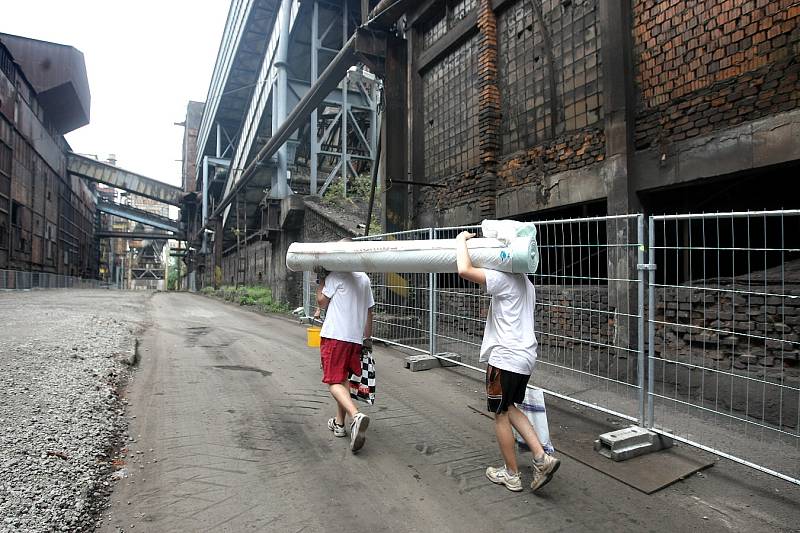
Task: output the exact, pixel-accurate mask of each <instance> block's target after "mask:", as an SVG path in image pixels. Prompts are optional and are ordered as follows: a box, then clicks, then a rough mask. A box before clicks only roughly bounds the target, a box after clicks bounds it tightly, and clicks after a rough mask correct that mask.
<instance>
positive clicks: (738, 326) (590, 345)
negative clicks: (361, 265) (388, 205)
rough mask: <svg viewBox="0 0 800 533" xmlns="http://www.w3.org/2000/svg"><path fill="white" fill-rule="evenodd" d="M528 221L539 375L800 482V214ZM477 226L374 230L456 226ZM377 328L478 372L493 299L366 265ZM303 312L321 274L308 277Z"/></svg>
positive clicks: (445, 280)
mask: <svg viewBox="0 0 800 533" xmlns="http://www.w3.org/2000/svg"><path fill="white" fill-rule="evenodd" d="M648 222H649V223H648V226H647V231H645V219H644V217H643V216H642V215H639V214H633V215H620V216H601V217H590V218H578V219H569V220H543V221H536V222H535V225H536V228H537V231H538V247H539V255H540V262H539V268H538V270H537V271H536V272H534V273H530V274H529V277H530V279H531V281H532V282H533V284H534V286H535V288H536V295H537V301H536V311H535V326H534V328H535V333H536V337H537V340H538V344H539V346H538V359H537V363H536V370H535V371H534V376H533V378H532V380H531V381H532V383H533V384H534V385H536V386H537V387H540V388H542V389H544V390H545V391H546V392H547V393H549V394H551V395H554V396H557V397H560V398H564V399H566V400H569V401H571V402H575V403H578V404H581V405H584V406H588V407H591V408H592V409H596V410H598V411H601V412H604V413H609V414H613V415H615V416H619V417H621V418H624V419H627V420H629V421H631V422H634V423H637V424H639V425H643V426H648V427H651V428H652V429H653V430H655V431H657V432H659V433H663V434H666V435H669V436H672V437H673V438H675V439H676V440H679V441H683V442H686V443H688V444H691V445H694V446H697V447H700V448H702V449H705V450H708V451H711V452H713V453H716V454H718V455H721V456H723V457H727V458H729V459H732V460H734V461H737V462H739V463H742V464H745V465H748V466H751V467H754V468H756V469H759V470H762V471H764V472H767V473H770V474H772V475H775V476H778V477H780V478H782V479H785V480H787V481H790V482H793V483H798V484H800V232H798V231H797V230H798V229H800V228H798V222H800V211H770V212H748V213H728V214H713V215H675V216H658V217H650V218H649V221H648ZM461 231H470V232H472V233H475V234H477V236H479V237H480V236H481V234H480V227H479V226H464V227H452V228H426V229H419V230H411V231H406V232H400V233H394V234H385V235H376V236H371V237H369V239H394V240H411V239H454V238H455V237H456V236H457V235H458V233H460V232H461ZM370 278H371V280H372V284H373V292H374V296H375V302H376V307H375V329H374V336H375V337H376V338H377V339H379V340H383V341H385V342H387V343H389V344H392V345H396V346H400V347H403V348H405V349H407V350H410V351H412V352H421V353H431V354H433V355H435V356H437V357H439V358H443V359H449V360H451V361H453V362H456V363H457V364H460V365H462V366H467V367H469V368H472V369H475V370H477V371H483V370H485V364H484V363H481V362H480V361H479V354H480V346H481V342H482V335H483V330H484V327H485V322H486V317H487V314H488V311H489V305H490V303H491V298H490V297H489V296H488V295H487V294H486V293H485V291H484V290H483V289H482V288H480V287H479V286H477V285H475V284H473V283H470V282H467V281H465V280H463V279H461V278H460V277H459V276H458V274H457V273H444V274H410V273H402V272H399V273H391V274H389V273H387V274H383V273H380V274H370ZM306 287H307V289H306V302H307V309H312V310H313V309H314V305H315V302H314V299H313V294H314V290H315V284H314V281H313V279H310V277H308V276H307V283H306Z"/></svg>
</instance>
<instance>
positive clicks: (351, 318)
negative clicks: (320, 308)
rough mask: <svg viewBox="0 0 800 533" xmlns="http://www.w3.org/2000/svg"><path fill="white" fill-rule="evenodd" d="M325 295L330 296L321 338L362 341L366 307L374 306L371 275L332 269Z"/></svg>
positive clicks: (359, 342)
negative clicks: (333, 270)
mask: <svg viewBox="0 0 800 533" xmlns="http://www.w3.org/2000/svg"><path fill="white" fill-rule="evenodd" d="M322 294H324V295H325V296H327V297H328V298H330V299H331V302H330V303H329V304H328V310H327V312H326V313H325V322H323V323H322V331H320V337H325V338H326V339H336V340H340V341H347V342H354V343H356V344H361V341H363V340H364V327H365V326H366V325H367V310H368V309H369V308H370V307H372V306H374V305H375V300H374V299H373V298H372V288H371V286H370V282H369V277H368V276H367V275H366V274H364V273H363V272H331V273H329V274H328V275H327V277H326V278H325V286H324V287H323V288H322Z"/></svg>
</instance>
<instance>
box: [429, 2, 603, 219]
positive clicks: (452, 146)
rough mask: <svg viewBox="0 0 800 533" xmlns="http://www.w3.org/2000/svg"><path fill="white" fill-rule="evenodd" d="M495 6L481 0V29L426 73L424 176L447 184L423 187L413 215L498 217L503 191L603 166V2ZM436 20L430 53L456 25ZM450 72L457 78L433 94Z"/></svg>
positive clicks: (442, 18)
mask: <svg viewBox="0 0 800 533" xmlns="http://www.w3.org/2000/svg"><path fill="white" fill-rule="evenodd" d="M495 4H496V2H491V1H489V0H482V1H481V2H479V3H478V5H477V6H476V7H475V9H476V13H477V16H476V18H475V20H476V29H477V33H476V34H474V35H470V36H467V37H465V40H464V42H463V43H462V44H460V45H458V46H455V47H453V49H452V51H451V52H449V53H448V54H447V55H445V56H444V57H443V58H441V59H440V60H439V61H438V62H437V63H436V64H434V65H433V66H430V67H428V69H427V70H426V71H425V72H424V73H423V74H422V79H423V87H425V88H426V90H425V91H424V95H423V108H424V110H423V115H424V123H425V145H424V146H425V150H424V158H425V164H424V168H425V178H424V179H425V181H428V182H432V183H436V184H437V185H445V187H443V188H421V190H419V191H418V193H417V195H416V198H415V203H416V206H415V212H416V213H426V212H430V210H431V209H433V210H434V211H435V212H436V215H437V217H438V218H437V223H451V222H452V223H462V224H463V223H471V222H477V221H479V220H481V219H483V218H491V217H493V216H496V213H497V193H498V191H501V190H507V189H508V188H509V187H518V186H522V185H527V184H531V183H534V182H536V181H537V180H540V179H541V178H542V177H543V176H547V175H550V174H555V173H558V172H563V171H566V170H574V169H578V168H583V167H586V166H587V165H592V164H595V163H599V162H602V161H604V160H605V137H604V135H603V130H602V127H601V126H602V119H603V109H602V99H601V94H602V93H601V91H602V75H601V69H600V66H601V65H600V63H601V62H600V54H599V50H600V38H599V29H598V25H597V10H598V8H597V0H592V1H588V2H584V3H581V4H573V3H569V4H564V3H562V2H557V1H555V0H547V1H545V2H542V4H541V6H539V8H538V9H536V10H534V9H532V8H531V4H530V3H529V2H525V1H522V0H519V1H517V2H507V3H505V5H503V6H502V8H500V9H496V5H495ZM437 16H438V17H440V18H438V19H435V20H433V21H429V22H427V23H426V25H424V26H423V28H424V33H423V42H424V43H425V46H426V47H428V48H429V47H431V46H434V45H435V43H436V41H437V39H441V38H443V36H444V35H445V34H446V33H447V30H448V29H449V28H451V27H452V26H451V25H449V24H450V23H449V22H448V21H451V20H452V19H453V18H454V17H452V16H449V15H448V14H447V13H443V12H440V13H439V14H438V15H437ZM437 21H438V22H437ZM476 58H477V59H476ZM458 61H461V62H462V64H458V63H457V62H458ZM443 68H444V69H446V72H447V73H449V75H451V76H454V77H456V79H449V80H447V79H445V80H441V81H439V84H440V85H441V86H442V87H444V90H440V91H438V92H435V93H434V92H433V91H432V90H431V88H432V87H433V85H432V83H433V82H434V80H438V79H439V78H438V76H439V73H440V71H442V69H443ZM471 76H474V79H475V88H474V89H471V88H470V85H469V82H470V77H471ZM458 78H460V80H459V79H458ZM464 83H466V85H463V84H464ZM447 87H450V90H449V91H448V90H447V89H446V88H447ZM464 87H466V89H465V88H464ZM465 91H466V92H465ZM442 94H445V95H446V96H445V107H443V108H442V107H440V106H439V104H440V103H441V95H442ZM475 94H477V102H476V105H473V98H474V95H475ZM448 97H449V100H448ZM453 100H455V101H456V103H457V105H456V106H454V107H452V101H453ZM448 102H450V103H448ZM448 143H449V144H448ZM464 154H466V157H465V155H464ZM597 179H600V178H599V177H598V178H597ZM545 197H546V194H544V195H543V196H542V198H545ZM545 203H546V202H545ZM530 210H535V206H531V208H530Z"/></svg>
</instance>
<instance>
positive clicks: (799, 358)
mask: <svg viewBox="0 0 800 533" xmlns="http://www.w3.org/2000/svg"><path fill="white" fill-rule="evenodd" d="M798 230H800V211H765V212H743V213H717V214H703V215H674V216H655V217H650V220H649V243H650V250H649V263H650V265H654V266H655V270H651V271H650V273H649V291H648V293H649V294H648V387H647V401H648V417H647V423H648V426H650V427H652V428H653V429H654V430H656V431H658V432H660V433H664V434H667V435H670V436H672V437H673V438H675V439H677V440H679V441H682V442H686V443H689V444H692V445H694V446H698V447H700V448H703V449H705V450H708V451H710V452H713V453H716V454H718V455H721V456H723V457H727V458H729V459H732V460H734V461H737V462H740V463H743V464H746V465H748V466H751V467H753V468H756V469H758V470H762V471H765V472H768V473H770V474H772V475H775V476H778V477H780V478H782V479H785V480H787V481H791V482H793V483H800V231H798Z"/></svg>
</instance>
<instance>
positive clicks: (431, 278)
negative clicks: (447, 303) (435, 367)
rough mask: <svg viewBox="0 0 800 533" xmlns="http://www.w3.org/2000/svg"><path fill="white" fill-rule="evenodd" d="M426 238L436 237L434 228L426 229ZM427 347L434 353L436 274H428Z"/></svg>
mask: <svg viewBox="0 0 800 533" xmlns="http://www.w3.org/2000/svg"><path fill="white" fill-rule="evenodd" d="M428 238H429V239H431V240H434V239H436V229H435V228H429V229H428ZM428 307H429V309H428V335H429V339H428V347H429V350H430V352H431V355H436V274H435V273H433V272H431V273H429V274H428Z"/></svg>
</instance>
